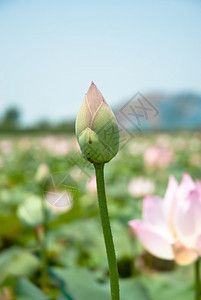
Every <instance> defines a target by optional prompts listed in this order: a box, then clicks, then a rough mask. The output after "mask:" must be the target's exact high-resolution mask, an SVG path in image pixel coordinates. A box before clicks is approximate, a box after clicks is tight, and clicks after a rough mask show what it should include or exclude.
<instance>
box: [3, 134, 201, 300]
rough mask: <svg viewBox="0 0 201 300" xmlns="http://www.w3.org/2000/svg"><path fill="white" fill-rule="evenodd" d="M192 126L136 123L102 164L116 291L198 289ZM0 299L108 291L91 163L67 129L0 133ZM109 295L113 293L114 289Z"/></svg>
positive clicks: (198, 212) (157, 297)
mask: <svg viewBox="0 0 201 300" xmlns="http://www.w3.org/2000/svg"><path fill="white" fill-rule="evenodd" d="M200 163H201V133H200V132H179V133H172V134H171V133H155V134H154V133H150V134H148V133H138V134H136V135H135V138H133V139H132V140H130V141H129V142H128V143H126V144H125V145H124V147H122V148H120V150H119V152H118V154H117V155H116V156H115V158H113V159H112V160H111V162H110V163H108V164H106V165H105V184H106V194H107V205H108V210H109V216H110V223H111V228H112V233H113V239H114V245H115V251H116V258H117V265H118V273H119V285H120V297H121V299H122V300H135V299H137V300H169V299H171V297H172V299H177V300H180V299H182V300H191V299H195V297H197V298H196V299H199V284H198V285H197V287H196V291H197V292H196V293H197V296H196V295H195V286H196V278H197V279H198V277H199V255H200V253H201V183H200V181H199V180H201V170H200ZM0 224H1V226H0V250H1V251H0V299H1V300H11V299H20V300H21V299H23V300H25V299H27V300H28V299H38V300H39V299H57V300H63V299H73V300H89V299H96V300H102V299H104V300H109V299H110V297H111V296H110V284H109V282H110V278H109V270H108V263H107V258H106V251H105V245H104V240H103V233H102V228H101V221H100V215H99V208H98V201H97V190H96V180H95V171H94V168H93V167H92V165H91V164H90V163H89V162H87V161H86V160H84V158H82V156H81V153H80V149H79V145H78V142H77V140H76V137H75V135H69V136H67V135H59V134H58V135H50V134H49V135H40V136H36V135H21V134H19V135H16V136H12V135H1V137H0ZM114 299H115V298H114Z"/></svg>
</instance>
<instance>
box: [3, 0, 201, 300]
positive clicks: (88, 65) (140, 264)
mask: <svg viewBox="0 0 201 300" xmlns="http://www.w3.org/2000/svg"><path fill="white" fill-rule="evenodd" d="M200 12H201V3H200V1H198V0H193V1H188V0H176V1H173V0H171V1H154V0H151V1H144V0H143V1H128V0H126V1H109V2H108V1H101V2H94V1H93V2H92V1H85V2H82V1H74V2H72V1H60V0H59V1H51V0H49V1H45V0H44V1H37V0H35V1H33V0H30V1H25V0H24V1H22V0H18V1H17V0H10V1H6V0H1V1H0V41H1V46H0V83H1V88H0V224H1V226H0V270H1V272H0V273H1V274H0V299H1V300H10V299H23V300H25V299H27V300H28V299H33V300H34V299H58V300H62V299H73V300H88V299H110V296H109V283H108V280H109V277H108V267H107V261H106V254H105V249H104V244H103V238H102V231H101V226H100V220H99V215H98V207H97V199H96V185H95V179H94V171H93V168H92V167H91V166H90V164H88V163H86V162H85V161H84V159H83V158H82V157H81V155H80V152H79V147H78V144H77V141H76V138H75V133H74V123H75V118H76V114H77V112H78V110H79V107H80V105H81V102H82V100H83V98H84V95H85V93H86V92H87V90H88V88H89V86H90V84H91V81H92V80H93V81H94V82H95V84H96V85H97V87H98V88H99V89H100V91H101V93H102V94H103V96H104V97H105V99H106V101H107V102H108V104H109V105H110V106H111V107H112V109H113V111H114V112H115V114H116V116H117V120H118V122H119V127H120V134H121V139H120V151H119V153H118V155H117V156H116V157H115V159H113V160H112V161H111V162H110V164H108V165H107V166H106V184H107V194H108V206H109V212H110V216H111V223H112V229H113V235H114V240H115V245H116V252H117V259H118V268H119V274H120V278H121V291H122V292H121V293H122V299H123V300H130V299H134V298H135V297H137V298H136V299H142V300H144V299H150V300H159V299H160V300H161V299H162V300H166V299H169V298H170V297H174V298H175V299H177V300H179V299H184V300H185V299H187V300H191V299H193V274H192V267H191V266H189V267H185V268H178V267H177V266H176V265H175V264H174V262H172V261H163V260H159V259H156V258H155V257H152V256H151V255H149V254H148V253H147V252H146V251H145V250H144V249H143V248H142V246H141V245H140V243H139V242H138V241H137V240H136V238H135V237H134V236H133V235H132V234H131V232H130V231H129V228H128V225H127V222H128V221H129V220H131V219H135V218H141V207H142V200H143V197H144V196H146V195H150V194H153V195H158V196H161V197H163V195H164V193H165V190H166V186H167V182H168V177H169V175H170V174H173V175H174V176H175V177H176V178H177V179H178V180H181V178H182V174H183V173H184V172H187V173H189V174H191V176H192V177H193V178H194V179H196V178H197V179H201V170H200V163H201V154H200V153H201V131H200V129H201V118H200V115H201V84H200V78H201V55H200V53H201V39H200V30H201V18H200ZM184 269H185V272H184V271H183V270H184ZM184 282H185V283H186V284H184Z"/></svg>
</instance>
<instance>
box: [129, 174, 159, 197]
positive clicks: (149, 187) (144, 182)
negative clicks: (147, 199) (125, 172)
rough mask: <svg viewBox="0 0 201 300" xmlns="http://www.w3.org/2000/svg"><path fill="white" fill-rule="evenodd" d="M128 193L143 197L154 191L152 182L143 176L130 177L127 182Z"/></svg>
mask: <svg viewBox="0 0 201 300" xmlns="http://www.w3.org/2000/svg"><path fill="white" fill-rule="evenodd" d="M128 191H129V194H130V195H132V196H134V197H144V196H146V195H149V194H152V193H154V191H155V185H154V183H153V182H152V181H151V180H149V179H147V178H143V177H138V178H135V179H132V180H131V181H130V182H129V184H128Z"/></svg>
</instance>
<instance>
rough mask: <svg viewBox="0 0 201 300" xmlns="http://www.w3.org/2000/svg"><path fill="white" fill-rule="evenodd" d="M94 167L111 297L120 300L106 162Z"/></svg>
mask: <svg viewBox="0 0 201 300" xmlns="http://www.w3.org/2000/svg"><path fill="white" fill-rule="evenodd" d="M94 167H95V171H96V183H97V193H98V203H99V210H100V217H101V223H102V229H103V235H104V241H105V247H106V252H107V259H108V265H109V273H110V288H111V299H112V300H119V299H120V296H119V276H118V268H117V260H116V255H115V249H114V243H113V238H112V231H111V227H110V220H109V215H108V209H107V202H106V195H105V183H104V163H101V164H94Z"/></svg>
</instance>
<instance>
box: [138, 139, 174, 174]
mask: <svg viewBox="0 0 201 300" xmlns="http://www.w3.org/2000/svg"><path fill="white" fill-rule="evenodd" d="M173 159H174V152H173V149H171V148H163V147H160V146H157V145H154V146H151V147H149V148H148V149H147V150H146V151H145V154H144V163H145V166H146V167H147V168H150V169H152V168H157V169H165V168H166V167H167V166H169V164H170V163H171V162H172V161H173Z"/></svg>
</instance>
